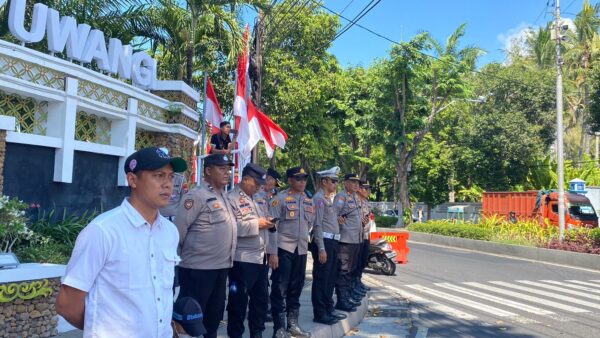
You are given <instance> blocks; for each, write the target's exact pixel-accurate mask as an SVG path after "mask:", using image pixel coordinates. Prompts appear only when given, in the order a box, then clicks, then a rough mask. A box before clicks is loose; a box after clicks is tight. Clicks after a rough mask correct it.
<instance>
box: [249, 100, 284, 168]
mask: <svg viewBox="0 0 600 338" xmlns="http://www.w3.org/2000/svg"><path fill="white" fill-rule="evenodd" d="M256 117H257V119H258V121H259V124H260V131H261V135H262V137H261V139H262V140H263V141H264V143H265V150H266V151H267V156H268V157H269V158H272V157H273V153H274V152H275V146H277V147H279V148H281V149H283V148H285V142H286V141H287V139H288V136H287V134H286V133H285V131H283V129H281V127H280V126H279V125H277V123H275V122H273V120H271V119H270V118H269V117H268V116H267V115H265V114H264V113H263V112H261V111H260V110H258V109H257V110H256Z"/></svg>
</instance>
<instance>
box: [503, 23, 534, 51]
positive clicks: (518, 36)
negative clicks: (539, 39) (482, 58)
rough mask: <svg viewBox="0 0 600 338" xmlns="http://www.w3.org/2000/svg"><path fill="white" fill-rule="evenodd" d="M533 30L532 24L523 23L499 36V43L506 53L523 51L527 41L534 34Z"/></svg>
mask: <svg viewBox="0 0 600 338" xmlns="http://www.w3.org/2000/svg"><path fill="white" fill-rule="evenodd" d="M533 29H535V27H534V28H532V27H531V25H530V24H527V23H525V22H521V23H520V24H519V25H518V26H517V27H513V28H511V29H509V30H508V31H507V32H505V33H500V34H498V41H500V42H501V43H502V45H503V49H504V50H505V51H511V50H515V47H517V50H523V48H522V47H524V44H525V41H526V40H527V37H529V36H530V35H531V34H532V33H533Z"/></svg>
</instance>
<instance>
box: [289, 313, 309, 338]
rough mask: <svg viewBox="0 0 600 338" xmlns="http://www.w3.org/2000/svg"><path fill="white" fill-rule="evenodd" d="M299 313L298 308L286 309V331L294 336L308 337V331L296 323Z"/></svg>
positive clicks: (299, 337)
mask: <svg viewBox="0 0 600 338" xmlns="http://www.w3.org/2000/svg"><path fill="white" fill-rule="evenodd" d="M299 315H300V311H299V310H298V309H294V310H288V314H287V332H288V333H289V334H290V335H291V336H292V337H296V338H310V337H311V334H310V332H308V331H305V330H304V329H303V328H301V327H300V325H298V317H299Z"/></svg>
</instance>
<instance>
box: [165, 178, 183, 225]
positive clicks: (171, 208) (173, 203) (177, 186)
mask: <svg viewBox="0 0 600 338" xmlns="http://www.w3.org/2000/svg"><path fill="white" fill-rule="evenodd" d="M184 184H185V176H183V174H180V173H175V175H174V176H173V193H172V194H171V199H170V200H169V204H168V205H167V206H166V207H164V208H161V209H160V214H161V215H163V216H164V217H166V218H168V219H169V220H171V221H173V220H174V218H175V213H177V207H178V206H179V202H180V201H181V198H182V197H183V195H185V193H186V191H185V189H184Z"/></svg>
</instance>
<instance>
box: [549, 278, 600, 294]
mask: <svg viewBox="0 0 600 338" xmlns="http://www.w3.org/2000/svg"><path fill="white" fill-rule="evenodd" d="M540 282H544V283H548V284H554V285H560V286H565V287H568V288H573V289H577V290H581V291H587V292H592V293H600V290H597V289H593V288H590V287H586V286H583V285H579V284H571V283H564V282H557V281H555V280H541V281H540ZM599 287H600V286H599ZM567 290H568V289H567Z"/></svg>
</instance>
